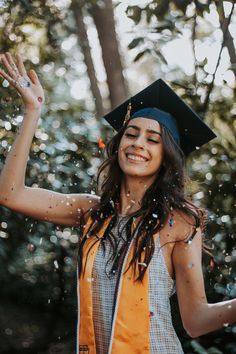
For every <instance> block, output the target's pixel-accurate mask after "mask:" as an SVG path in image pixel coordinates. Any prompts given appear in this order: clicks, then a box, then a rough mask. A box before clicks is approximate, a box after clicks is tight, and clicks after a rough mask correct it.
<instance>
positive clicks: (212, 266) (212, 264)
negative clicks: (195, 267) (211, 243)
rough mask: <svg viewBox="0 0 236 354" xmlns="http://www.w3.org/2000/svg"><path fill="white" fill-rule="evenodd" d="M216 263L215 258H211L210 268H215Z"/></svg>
mask: <svg viewBox="0 0 236 354" xmlns="http://www.w3.org/2000/svg"><path fill="white" fill-rule="evenodd" d="M214 265H215V263H214V261H213V259H211V260H210V268H211V269H213V268H214Z"/></svg>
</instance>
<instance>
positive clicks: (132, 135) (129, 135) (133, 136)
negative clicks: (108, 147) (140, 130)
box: [125, 133, 136, 138]
mask: <svg viewBox="0 0 236 354" xmlns="http://www.w3.org/2000/svg"><path fill="white" fill-rule="evenodd" d="M125 136H127V137H128V138H136V135H134V134H130V133H126V134H125Z"/></svg>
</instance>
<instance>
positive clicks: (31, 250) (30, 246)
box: [27, 243, 35, 252]
mask: <svg viewBox="0 0 236 354" xmlns="http://www.w3.org/2000/svg"><path fill="white" fill-rule="evenodd" d="M34 250H35V246H34V245H33V244H32V243H29V244H28V245H27V251H28V252H34Z"/></svg>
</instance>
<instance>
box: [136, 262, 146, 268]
mask: <svg viewBox="0 0 236 354" xmlns="http://www.w3.org/2000/svg"><path fill="white" fill-rule="evenodd" d="M138 265H142V266H144V267H147V264H146V263H144V262H139V263H138Z"/></svg>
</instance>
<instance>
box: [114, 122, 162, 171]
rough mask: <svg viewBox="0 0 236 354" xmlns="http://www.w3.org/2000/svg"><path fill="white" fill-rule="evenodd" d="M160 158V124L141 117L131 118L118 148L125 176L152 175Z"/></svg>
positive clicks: (156, 169)
mask: <svg viewBox="0 0 236 354" xmlns="http://www.w3.org/2000/svg"><path fill="white" fill-rule="evenodd" d="M162 159H163V144H162V138H161V127H160V124H159V123H158V122H157V121H155V120H153V119H147V118H142V117H140V118H134V119H132V120H131V121H130V122H129V124H128V126H127V128H126V130H125V132H124V135H123V136H122V138H121V141H120V145H119V149H118V161H119V165H120V168H121V170H122V171H123V172H124V174H125V175H126V176H133V177H134V176H136V177H149V176H150V177H153V176H155V175H156V173H157V171H158V170H159V169H160V167H161V164H162Z"/></svg>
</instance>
